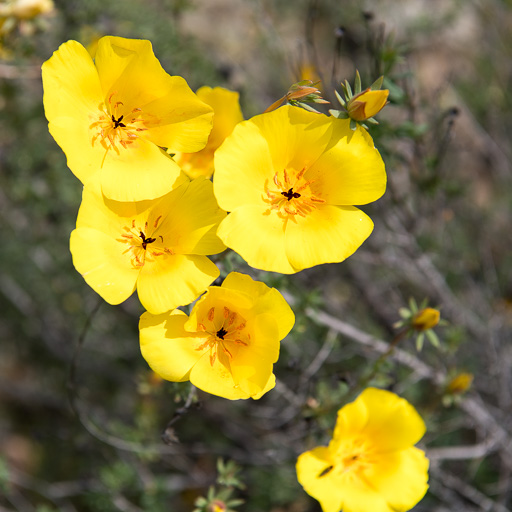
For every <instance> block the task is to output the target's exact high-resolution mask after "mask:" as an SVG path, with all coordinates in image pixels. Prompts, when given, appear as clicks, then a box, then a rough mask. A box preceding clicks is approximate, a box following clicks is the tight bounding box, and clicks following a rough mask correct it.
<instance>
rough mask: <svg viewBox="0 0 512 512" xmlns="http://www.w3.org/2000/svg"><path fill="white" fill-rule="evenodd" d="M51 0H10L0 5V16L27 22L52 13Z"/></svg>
mask: <svg viewBox="0 0 512 512" xmlns="http://www.w3.org/2000/svg"><path fill="white" fill-rule="evenodd" d="M53 9H54V6H53V2H52V0H10V1H8V2H7V3H6V4H3V5H0V16H13V17H15V18H18V19H25V20H29V19H32V18H35V17H36V16H39V15H40V14H47V13H49V12H51V11H53Z"/></svg>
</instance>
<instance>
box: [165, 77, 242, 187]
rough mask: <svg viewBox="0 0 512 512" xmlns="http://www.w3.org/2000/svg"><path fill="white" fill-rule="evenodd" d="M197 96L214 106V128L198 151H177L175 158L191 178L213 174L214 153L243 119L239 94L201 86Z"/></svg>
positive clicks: (219, 88) (220, 88) (208, 176)
mask: <svg viewBox="0 0 512 512" xmlns="http://www.w3.org/2000/svg"><path fill="white" fill-rule="evenodd" d="M197 97H198V98H199V99H200V100H201V101H204V102H205V103H206V104H207V105H209V106H210V107H212V108H213V128H212V131H211V133H210V137H209V138H208V143H207V144H206V147H205V148H204V149H202V150H201V151H199V152H197V153H176V155H175V156H174V160H176V162H178V164H179V165H180V167H181V168H182V170H183V171H185V172H186V173H187V175H188V176H190V177H191V178H197V176H206V177H207V178H210V177H211V176H212V174H213V170H214V169H213V154H214V153H215V151H216V149H217V148H218V147H219V146H220V145H221V144H222V143H223V142H224V139H225V138H226V137H227V136H228V135H229V134H230V133H231V132H232V131H233V128H234V127H235V125H237V124H238V123H239V122H240V121H243V119H244V116H243V114H242V111H241V110H240V103H239V101H238V98H239V94H238V93H237V92H234V91H229V90H228V89H223V88H222V87H215V88H214V89H212V88H211V87H206V86H205V87H201V88H200V89H198V91H197Z"/></svg>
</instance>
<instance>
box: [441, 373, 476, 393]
mask: <svg viewBox="0 0 512 512" xmlns="http://www.w3.org/2000/svg"><path fill="white" fill-rule="evenodd" d="M473 378H474V376H473V374H472V373H467V372H462V373H459V374H458V375H457V376H456V377H454V378H453V379H452V380H451V381H450V382H449V383H448V385H447V386H446V391H447V393H451V394H453V395H460V394H462V393H465V392H466V391H467V390H468V389H469V388H470V387H471V384H472V383H473Z"/></svg>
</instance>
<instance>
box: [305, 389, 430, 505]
mask: <svg viewBox="0 0 512 512" xmlns="http://www.w3.org/2000/svg"><path fill="white" fill-rule="evenodd" d="M424 433H425V424H424V423H423V420H422V419H421V417H420V416H419V414H418V413H417V412H416V410H415V409H414V407H413V406H412V405H411V404H409V402H407V401H406V400H404V399H403V398H400V397H398V396H397V395H395V394H394V393H391V392H389V391H384V390H381V389H376V388H367V389H365V390H364V391H363V392H362V393H361V394H360V395H359V397H358V398H357V399H356V400H355V401H354V402H352V403H350V404H347V405H345V406H344V407H342V408H341V409H340V410H339V411H338V420H337V422H336V427H335V429H334V435H333V438H332V440H331V442H330V443H329V446H319V447H317V448H314V449H313V450H311V451H308V452H305V453H303V454H302V455H300V456H299V458H298V460H297V477H298V480H299V482H300V483H301V485H302V486H303V487H304V490H305V491H306V492H307V493H308V494H309V495H311V496H313V497H314V498H315V499H317V500H318V501H319V502H320V504H321V505H322V510H323V511H324V512H339V511H340V510H343V512H369V511H371V512H405V511H406V510H409V509H411V508H412V507H414V505H416V503H418V502H419V501H420V500H421V498H423V496H424V495H425V493H426V492H427V489H428V484H427V480H428V465H429V462H428V459H427V458H426V457H425V454H424V452H423V451H422V450H420V449H419V448H416V447H414V446H413V445H414V444H415V443H417V442H418V441H419V440H420V439H421V437H422V436H423V434H424Z"/></svg>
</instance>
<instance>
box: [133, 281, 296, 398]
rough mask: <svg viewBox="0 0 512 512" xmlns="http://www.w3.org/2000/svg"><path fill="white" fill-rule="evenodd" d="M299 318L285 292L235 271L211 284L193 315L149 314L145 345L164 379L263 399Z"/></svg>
mask: <svg viewBox="0 0 512 512" xmlns="http://www.w3.org/2000/svg"><path fill="white" fill-rule="evenodd" d="M294 321H295V317H294V315H293V312H292V310H291V309H290V307H289V306H288V304H287V303H286V301H285V300H284V298H283V296H282V295H281V294H280V293H279V292H278V291H277V290H276V289H274V288H269V287H268V286H266V285H265V284H264V283H261V282H258V281H253V280H252V279H251V278H250V277H249V276H246V275H244V274H239V273H237V272H232V273H231V274H229V275H228V276H227V277H226V279H225V280H224V282H223V283H222V286H220V287H218V286H211V287H210V288H209V289H208V291H207V292H206V293H205V294H204V295H203V296H202V297H201V298H200V299H199V300H198V301H197V303H196V304H195V306H194V308H193V309H192V312H191V314H190V317H188V316H187V315H186V314H185V313H183V312H182V311H179V310H174V311H172V312H169V313H165V314H162V315H152V314H150V313H144V314H143V315H142V317H141V319H140V325H139V327H140V346H141V352H142V356H143V357H144V359H146V361H147V362H148V364H149V366H151V368H152V369H153V371H155V372H156V373H158V374H159V375H160V376H162V377H163V378H164V379H167V380H170V381H175V382H183V381H187V380H190V382H192V384H194V385H195V386H197V387H198V388H199V389H202V390H203V391H207V392H208V393H212V394H214V395H218V396H222V397H224V398H229V399H231V400H236V399H239V398H249V397H251V398H255V399H256V398H260V397H261V396H262V395H263V394H264V393H266V392H267V391H269V390H270V389H272V388H273V387H274V385H275V377H274V374H273V373H272V367H273V364H274V363H275V362H276V361H277V358H278V356H279V342H280V340H282V339H283V338H284V337H285V336H286V335H287V334H288V332H289V331H290V329H291V328H292V327H293V324H294Z"/></svg>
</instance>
